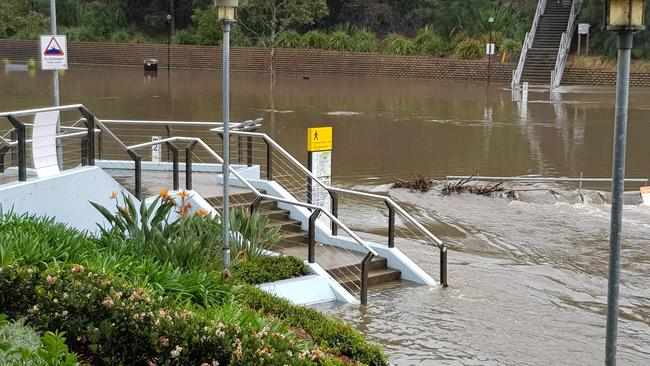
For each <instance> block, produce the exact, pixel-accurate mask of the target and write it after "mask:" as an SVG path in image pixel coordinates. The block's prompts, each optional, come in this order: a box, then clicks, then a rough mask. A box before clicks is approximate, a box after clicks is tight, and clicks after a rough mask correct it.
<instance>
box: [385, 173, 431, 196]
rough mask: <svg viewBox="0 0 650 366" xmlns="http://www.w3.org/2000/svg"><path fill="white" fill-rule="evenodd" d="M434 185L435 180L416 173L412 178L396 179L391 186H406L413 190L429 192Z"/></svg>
mask: <svg viewBox="0 0 650 366" xmlns="http://www.w3.org/2000/svg"><path fill="white" fill-rule="evenodd" d="M435 185H436V180H435V179H433V178H429V177H425V176H423V175H420V174H417V175H416V176H415V178H414V179H413V180H401V179H398V180H397V181H395V183H393V186H392V187H391V188H407V189H410V190H413V191H419V192H422V193H424V192H429V191H430V190H431V189H432V188H433V187H434V186H435Z"/></svg>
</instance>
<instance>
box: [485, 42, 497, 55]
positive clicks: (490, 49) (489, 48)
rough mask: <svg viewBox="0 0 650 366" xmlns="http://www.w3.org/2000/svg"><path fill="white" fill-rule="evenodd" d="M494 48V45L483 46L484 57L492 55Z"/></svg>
mask: <svg viewBox="0 0 650 366" xmlns="http://www.w3.org/2000/svg"><path fill="white" fill-rule="evenodd" d="M495 49H496V47H495V45H494V43H488V44H486V45H485V54H486V55H494V53H495V52H494V51H495Z"/></svg>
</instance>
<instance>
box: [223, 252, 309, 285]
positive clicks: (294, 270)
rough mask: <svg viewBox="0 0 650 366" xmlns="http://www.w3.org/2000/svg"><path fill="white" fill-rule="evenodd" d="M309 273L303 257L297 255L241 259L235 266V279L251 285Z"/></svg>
mask: <svg viewBox="0 0 650 366" xmlns="http://www.w3.org/2000/svg"><path fill="white" fill-rule="evenodd" d="M308 273H309V270H308V269H307V267H306V266H305V264H304V263H303V261H302V259H300V258H296V257H285V256H281V257H270V256H269V257H260V258H258V259H256V260H254V261H240V262H239V263H237V264H236V265H235V267H234V271H233V276H234V278H235V279H237V280H240V281H242V282H244V283H248V284H251V285H257V284H260V283H268V282H274V281H279V280H284V279H287V278H293V277H299V276H302V275H306V274H308Z"/></svg>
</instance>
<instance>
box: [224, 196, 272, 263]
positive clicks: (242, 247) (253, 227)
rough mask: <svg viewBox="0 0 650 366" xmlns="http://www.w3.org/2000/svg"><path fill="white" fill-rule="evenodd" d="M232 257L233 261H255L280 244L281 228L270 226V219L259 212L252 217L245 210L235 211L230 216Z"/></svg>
mask: <svg viewBox="0 0 650 366" xmlns="http://www.w3.org/2000/svg"><path fill="white" fill-rule="evenodd" d="M230 229H231V238H232V243H231V247H230V250H231V255H232V256H233V259H237V258H241V257H244V258H247V259H250V260H255V259H257V258H259V257H260V256H261V255H262V254H263V252H264V250H268V249H270V248H271V247H272V246H274V245H275V244H277V243H278V242H280V240H281V239H282V234H281V233H280V228H278V227H272V226H269V219H268V218H267V217H266V216H263V215H260V214H259V213H258V212H255V213H253V214H252V215H251V214H249V213H248V211H246V210H244V209H241V208H239V209H235V210H233V211H232V212H231V214H230Z"/></svg>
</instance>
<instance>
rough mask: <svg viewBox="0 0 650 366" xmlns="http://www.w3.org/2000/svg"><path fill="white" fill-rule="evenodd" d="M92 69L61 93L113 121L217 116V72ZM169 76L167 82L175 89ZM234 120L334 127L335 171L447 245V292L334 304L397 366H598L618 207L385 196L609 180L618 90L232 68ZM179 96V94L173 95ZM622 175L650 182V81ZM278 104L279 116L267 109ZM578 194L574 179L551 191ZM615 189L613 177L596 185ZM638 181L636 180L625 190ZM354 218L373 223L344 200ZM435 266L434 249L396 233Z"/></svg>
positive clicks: (39, 101)
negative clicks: (519, 180)
mask: <svg viewBox="0 0 650 366" xmlns="http://www.w3.org/2000/svg"><path fill="white" fill-rule="evenodd" d="M172 76H173V77H172V80H171V83H169V80H168V79H167V76H166V73H165V72H161V73H160V76H159V77H158V78H157V79H146V78H144V77H143V75H142V72H141V71H140V70H135V69H117V68H115V69H84V70H73V71H69V72H67V73H66V74H65V75H64V77H63V78H62V85H63V90H62V92H63V93H62V94H63V96H62V100H63V101H64V102H65V103H77V102H81V103H84V104H85V105H86V106H88V107H89V108H90V109H92V110H93V111H95V112H96V113H97V114H98V115H99V116H100V117H103V118H119V119H179V120H215V119H219V116H220V115H221V94H220V93H221V89H220V85H221V81H220V80H221V79H220V78H221V76H220V75H219V74H218V73H209V72H195V71H175V72H174V73H173V74H172ZM169 86H171V88H169ZM232 87H233V90H232V99H233V105H232V115H233V119H235V120H242V119H249V118H253V117H257V116H262V117H264V118H265V125H264V127H263V131H264V132H267V133H269V134H270V135H272V136H273V137H274V138H275V139H276V140H278V141H279V142H280V143H281V144H283V145H284V146H286V147H287V149H288V150H289V151H290V152H292V153H294V154H295V155H296V156H298V157H304V155H305V152H304V150H305V140H304V139H305V129H306V128H307V127H315V126H318V125H331V126H334V141H335V142H334V144H335V150H334V172H335V177H334V181H335V183H336V184H338V185H342V186H357V187H360V188H362V189H367V190H371V191H378V192H389V194H391V195H392V196H393V197H394V198H395V199H397V200H399V201H400V202H402V203H403V204H405V205H408V206H409V207H411V208H413V210H414V211H415V215H416V216H417V217H418V218H419V219H420V220H422V221H423V222H425V223H426V224H427V225H428V226H429V227H430V228H431V229H432V230H433V231H434V232H435V233H437V234H439V236H441V237H442V238H443V239H444V240H445V241H446V242H448V244H449V246H450V248H451V254H450V260H451V267H450V283H451V287H450V288H449V289H447V290H444V291H441V290H440V289H429V288H423V287H419V286H405V287H402V288H397V289H387V290H384V291H380V292H374V293H372V294H371V297H370V304H371V306H370V307H369V308H368V309H367V310H365V311H360V310H359V309H358V308H357V307H352V306H345V305H339V304H337V305H328V306H325V307H323V309H324V310H326V311H328V312H331V313H333V314H337V315H339V316H341V317H343V318H345V319H347V320H349V321H351V322H354V323H355V324H357V325H358V326H359V327H360V328H361V329H362V330H364V331H365V332H367V334H368V335H369V337H370V338H372V339H374V340H376V341H378V342H380V343H381V344H382V345H383V346H385V347H386V349H387V350H388V351H389V353H390V354H391V357H392V359H393V361H394V362H395V363H396V364H400V365H415V364H417V365H597V364H602V363H603V360H604V338H605V328H604V324H605V303H606V285H607V279H606V276H607V255H608V243H607V233H608V220H609V212H608V210H609V208H608V206H606V205H602V204H600V203H597V204H589V203H588V204H575V203H569V202H564V201H561V200H557V201H556V200H529V201H523V202H521V201H514V202H513V201H508V200H505V199H489V198H485V197H475V196H468V195H461V196H453V197H446V198H440V197H439V196H438V195H436V194H435V193H433V192H432V193H425V194H419V193H411V192H408V191H404V190H392V191H391V190H389V189H388V185H387V184H388V183H390V182H392V181H393V180H394V179H396V178H403V177H409V176H411V175H413V174H415V173H421V174H424V175H432V176H444V175H448V174H473V173H480V174H484V175H520V174H543V175H549V176H580V174H581V172H582V173H583V174H584V176H594V177H596V176H598V177H606V176H609V175H610V173H611V154H612V129H613V122H612V121H613V114H614V108H613V105H614V104H613V98H614V93H613V90H611V89H603V88H567V89H564V90H563V92H562V93H561V94H560V95H559V96H558V97H555V102H550V101H549V95H548V93H544V92H532V93H531V95H530V100H531V102H530V103H529V104H528V105H527V107H526V108H522V107H521V106H518V105H517V104H516V103H513V102H511V101H510V100H511V95H510V92H509V91H508V90H506V89H504V87H503V86H491V87H486V86H484V85H474V84H468V83H459V82H442V81H440V82H435V81H395V80H365V79H350V78H331V77H328V78H324V77H311V78H310V79H309V80H304V79H303V78H301V77H281V78H280V79H279V83H278V86H277V95H276V97H275V98H274V100H271V99H270V98H269V95H268V94H269V93H268V90H269V88H268V79H267V77H266V76H265V75H250V74H235V75H233V81H232ZM0 90H2V98H1V99H0V110H10V109H19V108H31V107H38V106H44V105H48V104H50V103H49V101H50V100H51V97H50V91H49V76H48V75H46V74H43V73H36V74H35V75H33V76H31V77H30V76H28V74H25V73H10V74H2V75H0ZM170 102H171V103H170ZM630 105H631V110H630V127H629V147H628V165H627V175H628V176H629V177H639V178H646V177H650V164H648V159H649V158H650V144H649V143H648V140H649V139H650V124H649V123H648V121H649V119H650V89H637V90H633V91H632V95H631V101H630ZM271 110H274V111H275V112H272V111H271ZM554 188H556V189H558V190H560V189H565V190H568V191H570V190H573V189H575V187H554ZM593 188H600V189H604V190H607V187H606V186H605V187H602V186H601V187H593ZM629 188H630V189H635V188H636V187H629ZM346 209H347V210H349V211H348V214H347V216H348V217H350V218H352V219H353V221H354V220H356V221H355V222H352V223H351V225H353V226H357V227H362V226H364V225H367V224H368V223H372V222H375V221H373V220H376V217H370V215H371V214H372V213H373V212H369V211H368V210H359V211H355V209H354V207H347V208H346ZM649 237H650V208H649V207H643V206H635V205H628V206H626V207H625V221H624V249H623V270H622V284H621V294H622V299H621V307H622V308H621V323H620V332H619V337H620V339H619V345H620V350H619V357H620V359H619V363H620V364H623V365H646V364H650V346H649V345H650V285H648V283H649V281H648V280H649V279H650V264H649V262H650V254H648V238H649ZM398 247H400V248H401V249H403V250H404V251H405V252H407V253H408V254H409V255H410V256H411V257H412V258H416V259H417V261H418V263H419V264H421V265H422V266H423V267H425V268H426V269H427V270H428V271H430V273H433V274H436V273H437V266H436V262H435V260H436V258H437V256H436V252H435V251H434V250H432V248H430V247H426V246H421V245H418V244H417V243H398Z"/></svg>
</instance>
